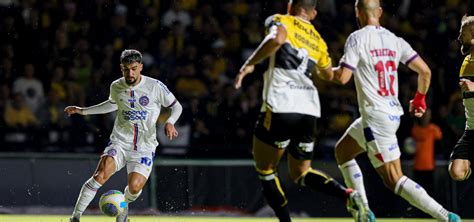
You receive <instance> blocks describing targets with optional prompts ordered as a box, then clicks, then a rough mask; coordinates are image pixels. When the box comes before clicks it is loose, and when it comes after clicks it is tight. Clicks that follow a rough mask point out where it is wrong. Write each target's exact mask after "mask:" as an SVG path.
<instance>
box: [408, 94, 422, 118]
mask: <svg viewBox="0 0 474 222" xmlns="http://www.w3.org/2000/svg"><path fill="white" fill-rule="evenodd" d="M409 111H410V113H413V115H415V117H418V118H421V117H422V116H423V114H424V113H425V111H426V101H425V95H424V94H421V93H419V92H416V95H415V98H414V99H412V100H410V108H409Z"/></svg>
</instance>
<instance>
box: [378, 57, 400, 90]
mask: <svg viewBox="0 0 474 222" xmlns="http://www.w3.org/2000/svg"><path fill="white" fill-rule="evenodd" d="M374 68H375V71H377V78H378V80H379V90H377V93H378V94H379V95H381V96H389V95H392V96H395V90H394V89H393V84H394V83H395V81H394V80H395V75H394V73H395V72H396V71H397V65H396V64H395V62H394V61H392V60H389V61H386V62H385V65H384V63H383V61H379V62H377V64H375V66H374ZM386 74H387V75H388V77H389V79H388V87H389V89H387V82H386V80H387V78H386V77H385V75H386Z"/></svg>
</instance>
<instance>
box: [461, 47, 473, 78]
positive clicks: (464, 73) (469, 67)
mask: <svg viewBox="0 0 474 222" xmlns="http://www.w3.org/2000/svg"><path fill="white" fill-rule="evenodd" d="M471 57H472V53H471V54H469V55H467V56H466V57H465V58H464V61H463V62H462V65H461V69H460V70H459V77H468V76H469V77H474V60H473V59H471Z"/></svg>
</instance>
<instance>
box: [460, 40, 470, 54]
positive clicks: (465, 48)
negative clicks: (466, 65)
mask: <svg viewBox="0 0 474 222" xmlns="http://www.w3.org/2000/svg"><path fill="white" fill-rule="evenodd" d="M470 50H471V45H468V44H465V43H462V44H461V54H463V55H467V54H469V51H470Z"/></svg>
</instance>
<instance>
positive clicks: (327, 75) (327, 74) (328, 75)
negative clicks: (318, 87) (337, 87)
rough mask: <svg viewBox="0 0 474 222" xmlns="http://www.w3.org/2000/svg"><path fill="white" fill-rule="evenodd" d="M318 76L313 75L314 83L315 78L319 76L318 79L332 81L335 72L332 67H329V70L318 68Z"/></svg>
mask: <svg viewBox="0 0 474 222" xmlns="http://www.w3.org/2000/svg"><path fill="white" fill-rule="evenodd" d="M316 70H317V71H316V75H313V82H314V76H317V77H318V78H320V79H322V80H326V81H331V80H333V78H334V72H333V68H332V65H329V66H328V67H327V68H324V69H323V68H319V67H316Z"/></svg>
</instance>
